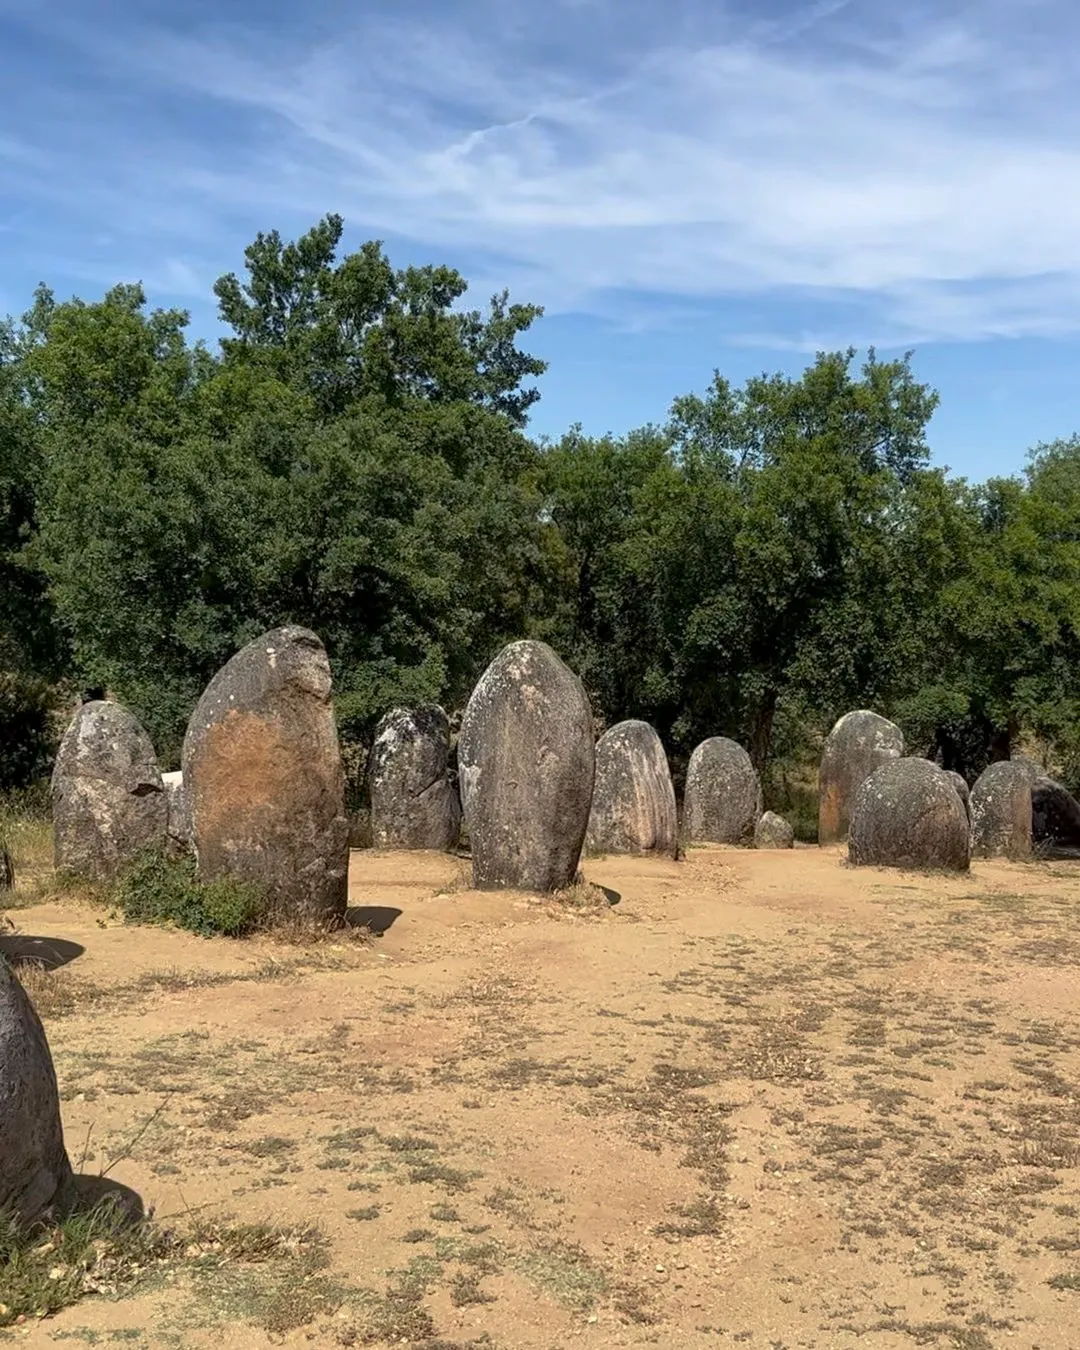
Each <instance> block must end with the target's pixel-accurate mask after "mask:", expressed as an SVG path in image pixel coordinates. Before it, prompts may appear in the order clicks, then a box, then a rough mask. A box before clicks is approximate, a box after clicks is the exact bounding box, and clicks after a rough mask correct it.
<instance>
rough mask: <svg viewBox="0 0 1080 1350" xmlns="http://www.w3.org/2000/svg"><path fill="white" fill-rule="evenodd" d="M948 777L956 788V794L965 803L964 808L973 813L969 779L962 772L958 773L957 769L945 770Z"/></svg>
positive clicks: (969, 813)
mask: <svg viewBox="0 0 1080 1350" xmlns="http://www.w3.org/2000/svg"><path fill="white" fill-rule="evenodd" d="M944 773H945V776H946V778H948V780H949V782H950V783H951V784H952V785H953V787H954V788H955V789H956V795H957V796H958V797H959V798H960V800H961V801H962V802H963V803H964V810H965V811H966V812H967V813H968V815H969V817H970V815H971V788H969V787H968V781H967V779H966V778H965V777H964V775H963V774H962V773H957V772H956V770H955V769H945V770H944Z"/></svg>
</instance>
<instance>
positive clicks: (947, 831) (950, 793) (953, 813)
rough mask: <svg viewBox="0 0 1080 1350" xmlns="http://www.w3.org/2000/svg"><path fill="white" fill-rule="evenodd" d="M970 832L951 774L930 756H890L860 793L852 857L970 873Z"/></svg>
mask: <svg viewBox="0 0 1080 1350" xmlns="http://www.w3.org/2000/svg"><path fill="white" fill-rule="evenodd" d="M970 848H971V832H970V828H969V826H968V818H967V812H966V811H965V810H964V804H963V802H962V801H961V800H960V797H959V795H958V794H957V791H956V788H955V787H954V786H953V784H952V783H951V782H950V780H949V777H948V775H947V774H946V773H945V771H944V770H943V769H939V768H938V766H937V765H936V764H931V763H930V761H929V760H926V759H890V760H888V761H887V762H886V763H884V764H882V765H881V767H880V768H878V769H875V770H874V772H873V773H872V774H871V775H870V777H869V778H867V779H865V780H864V781H863V782H862V784H861V785H860V787H859V790H858V792H856V794H855V801H854V804H853V806H852V811H851V829H850V833H849V837H848V859H849V861H850V862H852V863H853V864H855V866H857V867H906V868H913V869H924V870H938V869H941V870H945V871H951V872H966V871H967V869H968V866H969V863H970Z"/></svg>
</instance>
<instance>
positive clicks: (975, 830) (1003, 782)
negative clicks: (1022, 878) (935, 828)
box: [969, 759, 1035, 859]
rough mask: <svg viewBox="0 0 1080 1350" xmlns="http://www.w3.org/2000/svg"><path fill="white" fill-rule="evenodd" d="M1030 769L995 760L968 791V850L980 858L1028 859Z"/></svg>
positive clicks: (1017, 762) (1019, 763)
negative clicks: (969, 796)
mask: <svg viewBox="0 0 1080 1350" xmlns="http://www.w3.org/2000/svg"><path fill="white" fill-rule="evenodd" d="M1034 781H1035V769H1034V766H1033V765H1031V764H1029V763H1025V762H1022V761H1020V760H1013V759H1000V760H996V761H995V762H994V763H993V764H991V765H989V766H988V767H987V768H986V769H985V770H984V771H983V772H982V773H981V774H980V775H979V777H978V779H977V781H976V783H975V786H974V787H973V788H972V789H971V800H970V803H969V806H970V811H971V851H972V853H973V854H975V855H976V856H977V857H980V858H996V857H1004V858H1016V859H1022V858H1030V857H1031V789H1032V785H1033V783H1034Z"/></svg>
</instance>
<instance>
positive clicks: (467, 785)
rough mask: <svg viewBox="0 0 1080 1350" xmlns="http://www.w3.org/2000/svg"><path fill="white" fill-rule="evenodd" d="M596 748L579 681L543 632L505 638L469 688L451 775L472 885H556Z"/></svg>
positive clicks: (589, 787)
mask: <svg viewBox="0 0 1080 1350" xmlns="http://www.w3.org/2000/svg"><path fill="white" fill-rule="evenodd" d="M595 760H596V754H595V750H594V746H593V721H592V714H591V712H590V710H589V700H588V699H587V697H586V695H585V690H584V688H583V687H582V684H581V681H580V680H579V679H578V678H577V676H576V675H575V674H574V673H573V672H572V671H571V670H570V669H569V668H568V667H567V666H566V665H564V664H563V662H562V661H561V660H560V659H559V658H558V656H556V655H555V653H554V652H553V651H552V650H551V648H550V647H548V646H547V645H546V644H545V643H543V642H512V643H511V644H510V645H509V646H508V647H505V648H503V650H502V651H501V652H500V653H499V655H498V656H497V657H496V658H495V660H494V661H493V662H492V663H491V665H490V666H488V668H487V670H486V671H485V672H484V674H483V676H482V677H481V679H480V682H479V684H477V686H476V688H475V689H474V690H473V694H472V697H471V698H470V699H469V703H468V707H467V708H466V709H465V714H464V717H463V718H462V722H461V732H460V735H459V737H458V780H459V782H460V785H461V803H462V807H463V808H464V813H465V824H466V828H467V829H468V832H469V842H470V847H471V849H472V869H473V885H474V886H476V887H477V888H479V889H488V890H494V889H499V888H512V889H519V890H526V891H554V890H560V889H562V888H563V887H565V886H569V885H570V883H571V882H572V881H573V879H574V876H575V873H576V872H577V865H578V860H579V858H580V857H581V847H582V844H583V843H584V841H585V830H586V827H587V825H588V821H589V807H590V805H591V803H592V795H593V776H594V772H595Z"/></svg>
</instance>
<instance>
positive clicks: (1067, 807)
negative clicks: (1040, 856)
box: [1031, 774, 1080, 852]
mask: <svg viewBox="0 0 1080 1350" xmlns="http://www.w3.org/2000/svg"><path fill="white" fill-rule="evenodd" d="M1031 836H1032V842H1033V843H1034V844H1035V845H1036V846H1037V847H1038V848H1040V849H1043V850H1051V851H1052V850H1054V849H1065V850H1068V851H1070V852H1072V851H1073V850H1075V849H1078V848H1080V802H1077V800H1076V798H1075V797H1074V796H1073V795H1072V793H1071V792H1070V791H1069V790H1068V788H1066V787H1064V786H1063V785H1062V784H1061V783H1059V782H1057V781H1056V780H1055V779H1053V778H1048V777H1046V776H1045V775H1044V774H1040V775H1039V777H1037V778H1036V779H1035V781H1034V782H1033V783H1032V785H1031Z"/></svg>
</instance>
